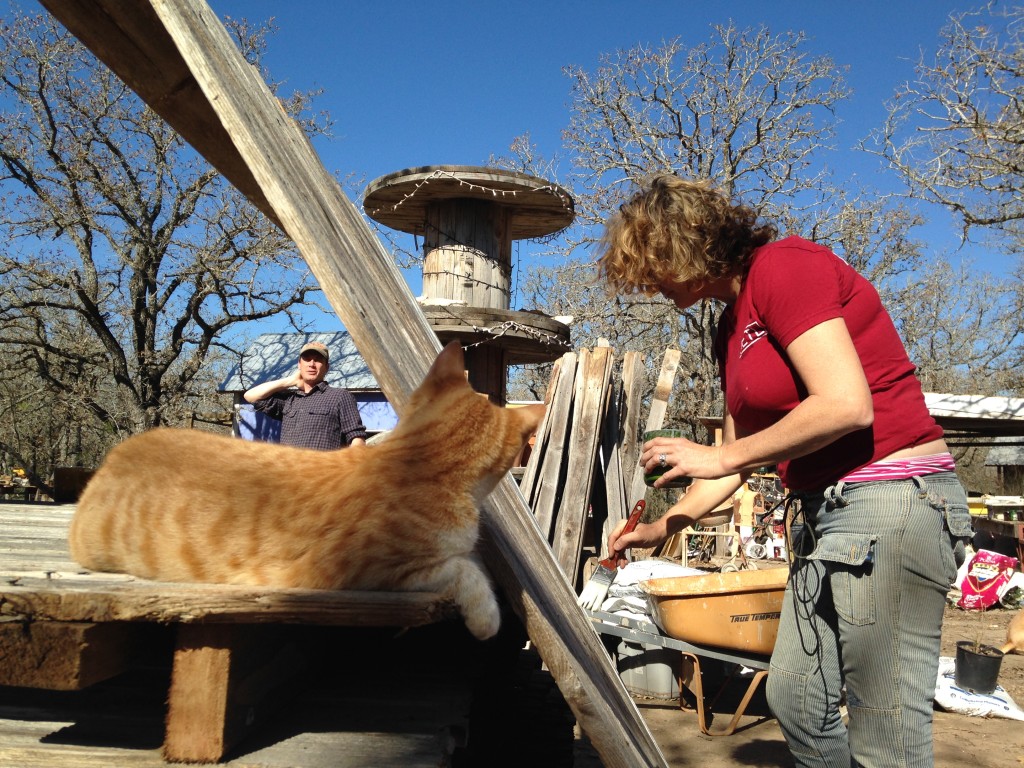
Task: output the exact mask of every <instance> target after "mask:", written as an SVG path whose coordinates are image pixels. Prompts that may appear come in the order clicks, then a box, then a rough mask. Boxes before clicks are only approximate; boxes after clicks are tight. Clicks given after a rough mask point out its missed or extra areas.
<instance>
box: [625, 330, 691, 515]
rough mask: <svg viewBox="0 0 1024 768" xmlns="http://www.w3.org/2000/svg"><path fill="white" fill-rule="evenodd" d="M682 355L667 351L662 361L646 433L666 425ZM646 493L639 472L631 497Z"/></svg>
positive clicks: (645, 487)
mask: <svg viewBox="0 0 1024 768" xmlns="http://www.w3.org/2000/svg"><path fill="white" fill-rule="evenodd" d="M681 354H682V353H681V352H680V351H679V350H678V349H666V350H665V355H664V357H662V361H661V371H660V372H659V373H658V383H657V384H656V385H655V387H654V397H653V398H652V399H651V409H650V411H648V413H647V424H646V426H645V427H644V431H645V432H648V431H650V430H652V429H661V426H662V425H663V424H664V423H665V414H666V413H667V412H668V401H669V398H670V397H672V385H673V384H674V383H675V380H676V371H677V370H678V368H679V357H680V355H681ZM638 469H639V468H638ZM646 493H647V486H646V485H645V484H644V473H643V472H642V471H638V472H636V473H635V474H634V475H633V488H632V493H631V494H630V495H631V496H632V497H633V498H634V499H641V498H643V496H644V494H646Z"/></svg>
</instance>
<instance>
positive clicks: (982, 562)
mask: <svg viewBox="0 0 1024 768" xmlns="http://www.w3.org/2000/svg"><path fill="white" fill-rule="evenodd" d="M1016 568H1017V558H1016V557H1010V556H1009V555H1002V554H1000V553H998V552H992V551H991V550H988V549H979V550H978V551H977V552H976V553H975V555H974V557H973V558H971V563H970V565H969V566H968V567H967V575H966V576H965V577H964V580H963V582H962V583H961V585H960V593H961V594H960V599H959V600H958V601H957V606H958V607H960V608H963V609H964V610H965V611H984V610H985V609H987V608H991V607H992V606H993V605H995V604H996V603H998V602H999V599H1000V598H1001V597H1002V596H1003V593H1004V592H1006V590H1008V589H1009V588H1010V583H1011V581H1012V579H1013V575H1014V571H1015V570H1016Z"/></svg>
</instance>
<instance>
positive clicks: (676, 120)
mask: <svg viewBox="0 0 1024 768" xmlns="http://www.w3.org/2000/svg"><path fill="white" fill-rule="evenodd" d="M712 29H713V34H712V40H711V42H709V43H705V44H701V45H698V46H696V47H693V48H687V47H686V46H685V45H684V44H683V43H682V42H681V41H680V40H678V39H675V40H671V41H668V42H667V43H664V44H663V45H662V46H661V47H658V48H651V47H647V46H638V47H635V48H632V49H630V50H626V51H619V52H617V53H616V54H614V55H609V56H605V57H603V58H602V61H601V65H600V66H599V67H598V69H597V71H596V72H593V73H590V72H587V71H585V70H583V69H582V68H579V67H569V68H567V69H566V70H565V73H566V75H567V76H568V77H569V78H570V80H571V82H572V104H571V108H570V110H571V111H570V119H569V126H568V128H567V129H566V130H565V131H564V133H563V136H564V142H565V148H566V151H567V156H568V160H569V162H571V164H572V167H573V171H572V174H571V176H570V181H569V183H568V186H569V187H570V189H571V190H572V192H573V195H574V197H575V199H576V203H577V205H576V209H577V226H576V227H575V228H574V229H573V230H572V231H571V232H570V233H569V235H568V237H567V238H566V240H565V244H564V250H563V253H562V255H563V258H565V259H566V261H564V262H563V263H562V264H560V265H558V266H554V267H548V268H543V269H539V270H537V271H536V272H535V273H534V274H533V275H532V276H531V277H530V278H527V279H524V280H522V286H523V289H522V290H523V291H524V293H525V294H526V295H527V296H529V297H531V298H532V299H533V300H534V303H536V304H537V305H538V306H541V307H542V308H545V309H547V310H548V311H551V312H552V313H553V314H565V315H573V316H574V317H575V318H576V322H575V325H574V336H575V337H576V339H577V342H578V343H588V342H592V341H593V340H594V339H596V338H597V337H599V336H603V337H605V338H608V339H609V340H611V341H612V343H613V344H614V345H615V346H618V347H620V348H629V349H636V350H639V351H641V352H642V353H644V354H645V356H646V357H647V358H648V360H649V362H650V364H649V365H648V366H647V369H648V371H649V373H650V374H651V375H655V374H656V372H657V367H658V366H657V357H658V356H659V355H660V354H661V353H662V352H663V351H664V349H665V348H666V347H667V346H669V345H672V346H678V347H679V348H680V349H681V350H682V353H683V354H682V359H681V364H680V369H679V370H680V384H679V386H677V388H676V393H675V398H674V404H675V408H674V409H673V412H672V413H671V414H670V417H671V418H672V420H673V421H674V422H675V423H676V424H679V425H681V426H686V425H688V426H690V427H691V428H692V430H693V431H694V433H695V434H697V435H699V436H703V430H702V427H701V425H700V421H699V417H700V416H702V415H705V414H709V413H715V412H718V413H720V412H721V403H720V392H719V390H718V386H717V366H716V364H715V361H714V355H713V349H712V347H713V333H714V326H715V321H716V319H717V318H716V309H715V307H714V305H713V304H712V303H710V302H702V303H701V304H699V305H697V306H694V307H692V308H690V309H688V310H686V311H684V312H682V313H680V312H678V311H677V310H676V309H675V307H673V306H671V305H669V304H666V303H665V302H664V301H662V300H660V299H649V298H646V297H643V296H631V297H624V296H618V297H611V298H608V297H605V296H604V295H603V287H602V286H595V285H594V284H593V269H592V266H591V264H590V263H588V262H589V261H590V260H589V259H581V258H579V257H577V256H576V255H575V254H577V253H580V252H583V251H585V248H586V246H588V245H589V244H591V243H592V242H593V241H594V238H595V237H597V236H599V235H600V232H601V229H602V227H603V222H604V221H605V219H606V218H607V216H608V215H609V213H610V212H611V211H613V210H614V209H615V208H616V207H617V206H618V205H619V204H620V203H621V202H623V200H624V199H625V198H626V197H627V196H628V195H629V194H631V193H632V191H633V189H634V188H635V185H636V184H638V183H641V182H642V181H643V180H644V179H645V178H647V177H648V176H650V175H652V174H654V173H658V172H665V171H675V172H679V173H683V174H686V175H688V176H690V177H694V178H710V179H713V180H714V181H715V182H716V183H717V184H718V185H719V186H720V187H721V188H723V189H724V190H725V191H727V192H729V193H730V194H732V195H734V196H738V197H741V198H742V199H743V200H744V201H745V202H747V203H749V204H751V205H753V206H755V207H756V208H758V209H760V210H761V211H762V212H763V213H764V214H765V216H766V217H771V218H776V219H778V220H779V221H781V222H782V225H783V227H787V226H789V225H790V224H793V225H795V223H796V222H798V221H800V220H802V219H801V217H802V215H803V214H804V212H805V208H810V207H811V206H812V205H813V201H814V199H815V198H816V197H818V196H821V195H822V192H821V189H822V187H823V186H824V184H825V182H826V180H827V175H826V172H825V171H824V170H823V169H824V168H825V166H824V165H823V164H822V163H821V162H817V164H816V155H817V153H819V152H821V151H823V150H826V149H828V148H829V142H830V141H831V140H832V138H833V134H834V122H835V120H834V107H835V105H836V104H837V103H838V102H839V101H840V100H841V99H843V98H844V97H845V96H846V95H847V93H848V91H847V89H846V87H845V85H844V84H843V80H842V73H841V71H840V69H839V68H838V67H837V66H836V65H835V64H834V63H833V62H832V60H831V59H829V58H828V57H811V56H808V55H807V54H806V53H805V52H804V51H803V50H802V46H803V42H804V36H803V35H801V34H796V33H787V34H783V35H779V36H775V35H772V34H771V33H770V31H769V30H768V29H767V28H763V27H762V28H760V29H757V30H742V31H741V30H738V29H737V28H736V27H735V26H733V25H732V24H728V25H725V26H715V27H713V28H712ZM523 146H524V145H523V144H522V143H520V144H519V145H514V146H513V148H512V152H513V155H514V157H513V159H505V160H498V161H496V162H499V163H505V164H509V165H512V166H513V167H515V166H518V167H520V169H522V170H528V169H529V166H530V165H531V164H532V165H537V164H539V163H540V160H539V159H538V158H536V157H535V156H534V155H532V154H528V153H525V152H524V151H523ZM526 146H528V144H527V145H526ZM541 375H543V374H541Z"/></svg>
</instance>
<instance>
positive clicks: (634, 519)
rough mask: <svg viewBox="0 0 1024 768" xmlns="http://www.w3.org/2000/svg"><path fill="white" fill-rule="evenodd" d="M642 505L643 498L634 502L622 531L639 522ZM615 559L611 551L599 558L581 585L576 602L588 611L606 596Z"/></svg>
mask: <svg viewBox="0 0 1024 768" xmlns="http://www.w3.org/2000/svg"><path fill="white" fill-rule="evenodd" d="M644 506H646V502H645V501H644V500H643V499H640V501H638V502H637V503H636V506H635V507H633V511H632V512H630V513H629V519H628V520H626V527H625V528H623V529H622V532H623V533H629V532H630V531H632V530H633V529H634V528H636V524H637V523H639V522H640V515H642V514H643V513H644ZM617 559H618V558H617V556H616V555H615V553H614V552H613V553H612V554H610V555H609V556H608V557H606V558H605V559H604V560H601V561H600V562H599V563H598V564H597V570H596V571H594V575H593V576H591V577H590V581H588V582H587V584H586V586H585V587H583V591H582V592H580V596H579V598H578V599H577V600H576V602H577V603H579V604H580V605H581V606H583V607H584V608H585V609H587V610H588V611H596V610H597V609H598V608H600V607H601V603H603V602H604V599H605V598H606V597H607V596H608V588H609V587H610V586H611V585H612V581H613V580H614V579H615V570H616V568H615V561H616V560H617Z"/></svg>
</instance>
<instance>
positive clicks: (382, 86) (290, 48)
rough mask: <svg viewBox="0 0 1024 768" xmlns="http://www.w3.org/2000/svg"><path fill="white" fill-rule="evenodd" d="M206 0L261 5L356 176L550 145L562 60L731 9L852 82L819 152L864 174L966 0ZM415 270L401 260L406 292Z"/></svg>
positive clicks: (291, 76) (934, 235)
mask: <svg viewBox="0 0 1024 768" xmlns="http://www.w3.org/2000/svg"><path fill="white" fill-rule="evenodd" d="M210 4H211V6H212V7H213V9H214V10H215V11H216V12H217V13H219V14H221V15H229V16H234V17H243V16H244V17H247V18H249V19H250V20H257V19H265V18H269V17H273V18H274V23H275V25H276V27H277V28H278V31H277V32H276V34H274V35H273V36H272V37H271V38H270V41H269V46H268V51H267V56H266V58H265V64H266V66H267V67H268V69H269V71H270V73H271V76H272V78H273V79H274V80H277V81H281V82H282V84H283V86H284V88H285V90H292V89H298V90H305V89H310V88H321V89H323V91H324V93H323V96H322V97H321V98H320V99H319V101H318V102H317V103H318V105H319V106H321V107H322V108H325V109H327V110H328V111H329V112H330V113H331V115H332V117H333V119H334V120H335V126H334V136H333V137H332V138H330V139H323V140H319V141H318V142H317V143H316V147H317V150H318V151H319V152H320V155H321V158H322V160H323V162H324V165H325V166H326V167H327V169H328V170H330V171H332V172H336V173H338V174H340V175H342V176H344V175H347V174H354V175H355V176H356V177H360V178H362V179H363V180H364V182H370V181H372V180H373V179H376V178H378V177H379V176H382V175H385V174H388V173H392V172H395V171H399V170H402V169H404V168H409V167H414V166H422V165H439V164H462V165H482V164H484V163H485V162H486V160H487V158H488V156H489V155H491V154H496V155H500V154H505V153H507V151H508V147H509V144H510V142H511V141H512V139H513V138H514V137H516V136H518V135H520V134H523V133H526V132H529V133H530V135H531V139H532V142H533V143H535V144H536V145H537V148H538V151H539V152H540V153H541V154H542V155H544V156H547V157H551V156H553V155H556V154H560V149H561V138H560V134H561V131H562V129H563V128H564V127H565V125H566V124H567V122H568V108H567V105H568V101H569V96H570V92H569V88H570V82H569V80H568V78H566V77H565V75H564V74H563V73H562V68H563V67H565V66H566V65H577V66H580V67H583V68H586V69H589V70H592V69H594V68H595V67H596V66H597V64H598V62H599V57H600V56H601V54H606V53H613V52H614V51H616V50H618V49H627V48H630V47H633V46H635V45H636V44H638V43H645V44H650V45H653V46H657V45H659V44H660V43H662V42H663V41H665V40H667V39H670V38H673V37H676V36H679V37H681V38H682V40H683V41H684V42H685V43H688V44H692V45H696V44H699V43H702V42H705V41H707V40H708V39H709V38H710V34H711V30H710V26H711V25H713V24H724V23H727V22H728V21H729V20H730V19H731V20H732V21H734V22H735V24H736V25H737V26H738V27H740V28H745V27H757V26H759V25H761V24H764V25H766V26H767V27H768V28H769V29H770V30H771V31H772V33H773V34H776V35H778V34H781V33H783V32H786V31H803V32H805V33H806V34H807V36H808V38H809V39H808V41H807V44H806V50H807V51H808V52H809V53H811V54H814V55H821V54H825V55H829V56H831V57H832V58H833V60H834V61H835V62H836V64H837V65H839V66H847V67H849V69H848V71H847V73H846V79H847V84H848V85H849V86H850V87H851V88H852V90H853V96H852V98H850V99H849V100H847V101H846V102H845V103H844V104H843V105H841V112H840V114H839V115H838V116H839V118H840V120H841V121H842V123H841V126H840V133H839V141H838V149H839V150H840V152H839V156H838V157H836V158H833V159H832V160H831V161H830V162H831V163H832V164H833V165H835V166H836V168H837V170H838V172H839V173H840V174H841V175H842V176H848V175H857V176H859V177H860V178H861V179H862V181H864V182H865V183H868V184H870V183H873V182H875V181H876V178H877V175H878V171H877V169H878V161H877V159H875V158H873V157H871V156H868V155H865V154H864V153H858V152H853V151H849V152H846V151H845V150H848V149H850V148H852V147H853V146H854V145H855V144H856V143H857V141H858V140H860V139H861V138H863V137H865V136H866V135H867V133H868V131H869V130H871V129H872V128H874V127H877V126H878V125H880V124H881V121H882V119H883V118H884V115H885V106H884V103H885V101H886V100H887V99H888V98H889V97H890V96H891V94H892V92H893V90H894V89H895V88H896V87H897V85H898V84H900V83H901V82H902V81H905V80H907V79H909V78H911V77H912V76H913V67H914V63H915V61H916V60H917V58H918V55H919V52H920V51H922V50H923V51H932V50H934V47H935V45H936V42H937V40H938V33H939V30H940V28H941V27H942V26H943V25H944V23H945V21H946V19H947V18H948V16H949V14H950V13H951V12H955V11H964V10H969V9H972V8H974V7H976V5H975V4H972V3H966V2H951V1H949V0H888V1H887V2H883V1H882V0H862V1H861V2H847V3H822V2H814V3H812V2H803V1H802V0H800V1H798V0H790V1H786V2H770V1H766V0H761V2H748V1H747V0H734V1H733V2H723V1H722V0H704V1H703V2H688V1H686V0H675V1H674V2H669V1H668V0H633V1H632V2H611V1H610V0H587V1H586V2H581V1H579V0H572V1H569V2H558V0H544V1H543V2H539V1H537V0H530V1H525V0H524V1H517V0H506V1H505V2H468V1H465V0H431V1H430V2H424V1H423V0H408V1H406V0H399V1H397V2H380V3H356V2H337V1H336V0H300V1H298V2H292V3H282V2H278V1H272V0H211V3H210ZM567 170H568V169H567V168H565V169H562V172H563V173H565V172H567ZM553 180H555V181H558V179H557V178H555V179H553ZM928 237H929V238H930V239H932V240H934V241H935V246H936V250H938V251H941V250H943V249H947V250H948V249H951V248H953V247H955V245H956V231H955V229H954V228H953V226H952V224H951V223H950V222H949V221H948V219H946V218H944V217H943V218H941V219H938V220H936V221H935V222H934V223H933V224H932V225H931V226H930V227H929V229H928ZM960 255H963V253H962V252H961V254H960ZM526 258H529V254H527V255H526ZM1003 266H1009V265H1003ZM988 268H994V269H999V268H1000V267H999V265H998V264H997V265H993V266H991V267H988ZM416 282H417V276H416V275H412V276H410V284H411V286H412V288H413V291H414V293H415V292H417V291H418V287H419V286H418V285H416ZM275 330H276V329H275ZM324 330H326V329H324Z"/></svg>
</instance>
